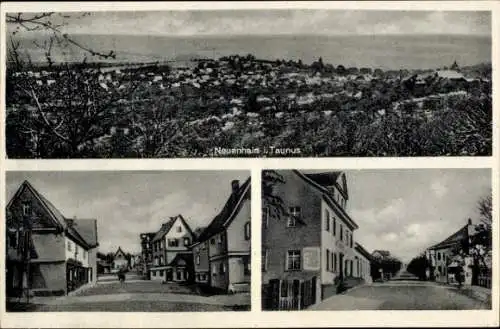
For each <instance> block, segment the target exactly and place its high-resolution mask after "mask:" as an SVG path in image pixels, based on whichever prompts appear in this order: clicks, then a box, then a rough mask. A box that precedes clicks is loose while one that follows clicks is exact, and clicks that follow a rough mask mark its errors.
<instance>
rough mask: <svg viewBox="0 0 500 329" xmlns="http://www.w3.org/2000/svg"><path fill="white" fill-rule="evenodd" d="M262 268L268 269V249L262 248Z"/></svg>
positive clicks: (263, 269)
mask: <svg viewBox="0 0 500 329" xmlns="http://www.w3.org/2000/svg"><path fill="white" fill-rule="evenodd" d="M260 265H261V270H262V272H265V271H267V249H263V250H262V254H261V264H260Z"/></svg>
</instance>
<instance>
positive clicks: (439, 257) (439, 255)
mask: <svg viewBox="0 0 500 329" xmlns="http://www.w3.org/2000/svg"><path fill="white" fill-rule="evenodd" d="M437 254H438V260H441V253H440V252H438V253H437Z"/></svg>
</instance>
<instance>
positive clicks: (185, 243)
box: [184, 238, 191, 247]
mask: <svg viewBox="0 0 500 329" xmlns="http://www.w3.org/2000/svg"><path fill="white" fill-rule="evenodd" d="M190 242H191V241H190V240H189V238H184V245H185V246H186V247H187V246H189V243H190Z"/></svg>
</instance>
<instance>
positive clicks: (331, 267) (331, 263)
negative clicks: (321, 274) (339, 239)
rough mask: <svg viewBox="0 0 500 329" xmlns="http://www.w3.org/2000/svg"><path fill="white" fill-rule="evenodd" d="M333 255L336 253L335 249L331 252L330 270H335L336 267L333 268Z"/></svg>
mask: <svg viewBox="0 0 500 329" xmlns="http://www.w3.org/2000/svg"><path fill="white" fill-rule="evenodd" d="M333 255H334V253H333V251H332V252H330V272H333V271H335V269H334V268H333Z"/></svg>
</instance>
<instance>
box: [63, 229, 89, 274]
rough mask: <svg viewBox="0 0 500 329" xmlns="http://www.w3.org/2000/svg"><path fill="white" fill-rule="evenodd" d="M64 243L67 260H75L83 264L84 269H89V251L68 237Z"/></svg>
mask: <svg viewBox="0 0 500 329" xmlns="http://www.w3.org/2000/svg"><path fill="white" fill-rule="evenodd" d="M64 241H65V246H64V250H65V255H66V260H68V259H74V260H76V261H78V262H81V263H82V266H83V267H88V266H89V261H88V251H87V250H86V249H84V248H83V247H82V246H81V245H80V244H78V243H77V242H76V241H75V240H73V239H71V238H70V237H68V236H66V237H65V239H64Z"/></svg>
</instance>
